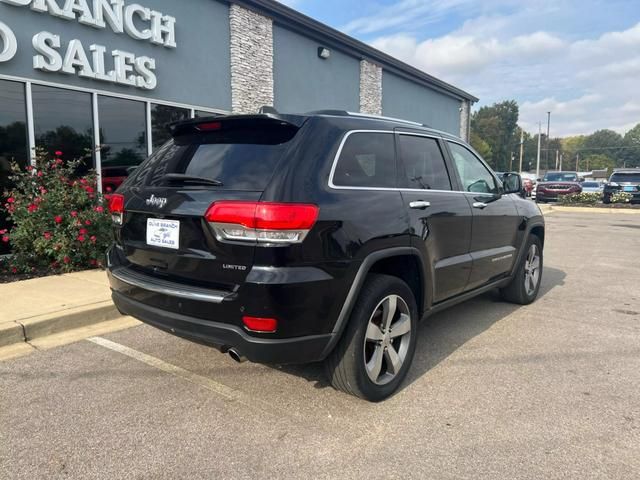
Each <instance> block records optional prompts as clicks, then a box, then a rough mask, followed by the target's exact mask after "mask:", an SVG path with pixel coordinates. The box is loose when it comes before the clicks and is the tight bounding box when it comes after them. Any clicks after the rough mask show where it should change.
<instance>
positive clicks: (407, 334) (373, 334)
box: [364, 295, 412, 385]
mask: <svg viewBox="0 0 640 480" xmlns="http://www.w3.org/2000/svg"><path fill="white" fill-rule="evenodd" d="M411 321H412V319H411V312H410V310H409V307H408V306H407V303H406V302H405V301H404V300H403V299H402V297H400V296H399V295H389V296H387V297H385V298H383V299H382V301H381V302H380V303H378V305H377V306H376V308H375V309H374V311H373V313H372V314H371V317H370V318H369V323H368V324H367V331H366V333H365V338H364V363H365V370H366V371H367V375H368V376H369V379H370V380H371V381H372V382H373V383H375V384H376V385H384V384H387V383H389V382H390V381H392V380H393V379H394V378H395V377H396V376H397V375H398V373H400V370H401V369H402V365H403V364H404V361H405V359H406V358H407V353H408V351H409V345H410V342H411Z"/></svg>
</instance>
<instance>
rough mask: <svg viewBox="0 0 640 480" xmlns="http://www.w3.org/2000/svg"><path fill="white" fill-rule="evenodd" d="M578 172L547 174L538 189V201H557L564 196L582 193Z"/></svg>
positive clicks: (539, 183)
mask: <svg viewBox="0 0 640 480" xmlns="http://www.w3.org/2000/svg"><path fill="white" fill-rule="evenodd" d="M579 182H580V177H578V173H577V172H547V173H546V174H545V176H544V178H543V179H542V181H541V182H538V187H537V189H536V201H538V202H550V201H557V200H558V198H559V197H561V196H563V195H571V194H573V193H580V192H582V186H580V183H579Z"/></svg>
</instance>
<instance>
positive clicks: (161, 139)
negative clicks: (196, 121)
mask: <svg viewBox="0 0 640 480" xmlns="http://www.w3.org/2000/svg"><path fill="white" fill-rule="evenodd" d="M190 117H191V111H190V110H189V109H187V108H178V107H170V106H167V105H157V104H152V105H151V128H152V131H153V135H152V138H153V149H154V150H155V149H156V148H158V147H161V146H162V145H163V144H164V143H165V142H166V141H167V140H169V139H170V138H171V135H170V134H169V131H168V130H167V126H168V125H169V124H170V123H173V122H178V121H180V120H187V119H189V118H190Z"/></svg>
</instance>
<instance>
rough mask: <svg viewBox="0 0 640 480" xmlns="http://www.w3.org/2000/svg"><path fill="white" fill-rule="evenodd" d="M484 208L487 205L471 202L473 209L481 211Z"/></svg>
mask: <svg viewBox="0 0 640 480" xmlns="http://www.w3.org/2000/svg"><path fill="white" fill-rule="evenodd" d="M486 206H487V204H486V203H484V202H473V208H479V209H480V210H482V209H483V208H485V207H486Z"/></svg>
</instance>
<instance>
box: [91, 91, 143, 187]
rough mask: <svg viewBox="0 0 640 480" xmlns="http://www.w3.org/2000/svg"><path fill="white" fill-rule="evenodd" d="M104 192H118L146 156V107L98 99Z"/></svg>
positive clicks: (111, 99) (127, 102)
mask: <svg viewBox="0 0 640 480" xmlns="http://www.w3.org/2000/svg"><path fill="white" fill-rule="evenodd" d="M98 112H99V113H98V117H99V119H100V145H101V149H100V152H101V154H100V158H101V160H102V191H103V192H105V193H108V192H111V191H114V190H115V189H117V188H118V187H119V186H120V184H121V183H122V182H123V181H124V179H125V178H126V177H127V176H128V175H129V173H131V171H133V169H135V167H137V166H138V165H140V163H141V162H142V161H143V160H144V159H145V158H146V156H147V129H146V118H145V104H144V103H143V102H136V101H133V100H122V99H119V98H113V97H105V96H99V97H98Z"/></svg>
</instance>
